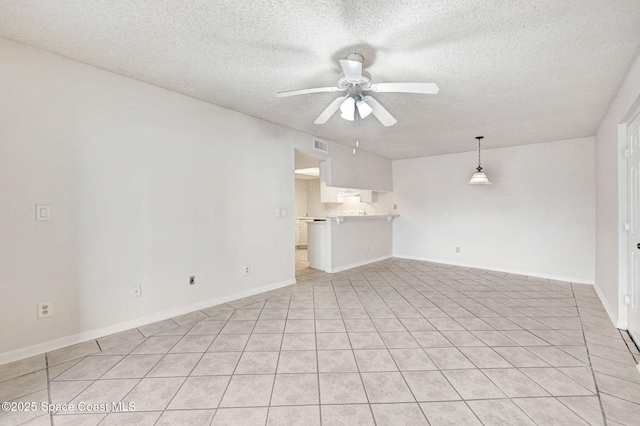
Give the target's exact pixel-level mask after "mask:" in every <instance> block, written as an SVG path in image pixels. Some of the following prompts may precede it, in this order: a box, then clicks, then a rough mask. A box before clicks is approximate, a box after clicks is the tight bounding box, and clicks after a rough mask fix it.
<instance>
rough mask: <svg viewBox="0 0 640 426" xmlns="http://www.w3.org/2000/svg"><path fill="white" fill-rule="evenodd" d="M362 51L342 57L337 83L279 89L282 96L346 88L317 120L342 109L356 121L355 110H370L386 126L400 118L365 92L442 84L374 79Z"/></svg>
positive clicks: (423, 90)
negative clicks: (377, 81)
mask: <svg viewBox="0 0 640 426" xmlns="http://www.w3.org/2000/svg"><path fill="white" fill-rule="evenodd" d="M362 59H363V58H362V55H361V54H359V53H351V54H350V55H348V56H347V59H340V67H342V71H343V73H342V74H341V76H340V78H339V79H338V84H337V85H336V86H331V87H314V88H310V89H300V90H288V91H284V92H278V93H276V96H277V97H279V98H282V97H285V96H296V95H306V94H309V93H322V92H346V95H344V96H340V97H339V98H337V99H335V100H334V101H333V102H331V104H330V105H329V106H328V107H327V108H326V109H325V110H324V111H323V112H322V114H320V116H319V117H318V118H316V121H314V123H315V124H324V123H326V122H327V121H328V120H329V119H330V118H331V116H333V114H334V113H335V112H336V111H337V110H338V109H340V111H341V114H340V116H341V117H342V118H344V119H345V120H349V121H353V120H354V118H355V111H356V109H357V110H358V114H359V115H360V118H365V117H367V116H369V114H371V113H373V115H374V116H375V117H376V118H377V119H378V120H379V121H380V122H381V123H382V124H383V125H384V126H385V127H389V126H393V125H394V124H396V123H397V122H398V121H397V120H396V119H395V118H393V116H392V115H391V114H390V113H389V111H387V110H386V109H385V108H384V107H383V106H382V105H381V104H380V102H378V101H377V100H376V99H375V98H374V97H373V96H371V95H368V94H367V93H366V92H376V93H418V94H425V95H435V94H437V93H438V91H439V90H440V88H439V87H438V85H437V84H435V83H371V76H370V75H369V73H367V72H366V71H363V70H362Z"/></svg>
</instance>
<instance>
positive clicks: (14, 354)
mask: <svg viewBox="0 0 640 426" xmlns="http://www.w3.org/2000/svg"><path fill="white" fill-rule="evenodd" d="M295 283H296V280H295V278H294V279H290V280H285V281H280V282H277V283H273V284H267V285H264V286H261V287H256V288H252V289H249V290H245V291H240V292H238V293H233V294H230V295H228V296H221V297H216V298H213V299H208V300H204V301H200V302H197V303H191V304H188V305H183V306H179V307H176V308H172V309H168V310H165V311H162V312H158V313H155V314H152V315H147V316H144V317H141V318H137V319H134V320H131V321H126V322H122V323H119V324H114V325H110V326H108V327H103V328H99V329H96V330H89V331H84V332H82V333H77V334H73V335H71V336H65V337H61V338H59V339H55V340H49V341H47V342H43V343H38V344H37V345H32V346H27V347H25V348H20V349H15V350H12V351H8V352H2V353H0V365H3V364H7V363H10V362H14V361H19V360H21V359H25V358H30V357H32V356H35V355H40V354H43V353H46V352H51V351H55V350H57V349H62V348H66V347H67V346H71V345H75V344H78V343H82V342H86V341H88V340H93V339H99V338H101V337H105V336H109V335H111V334H114V333H120V332H121V331H126V330H130V329H132V328H137V327H142V326H143V325H147V324H152V323H154V322H158V321H163V320H166V319H169V318H173V317H177V316H179V315H184V314H188V313H189V312H194V311H198V310H200V309H204V308H208V307H211V306H216V305H220V304H223V303H227V302H231V301H234V300H238V299H242V298H245V297H250V296H253V295H256V294H260V293H264V292H267V291H271V290H277V289H279V288H282V287H286V286H289V285H292V284H295Z"/></svg>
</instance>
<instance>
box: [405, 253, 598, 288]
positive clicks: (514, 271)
mask: <svg viewBox="0 0 640 426" xmlns="http://www.w3.org/2000/svg"><path fill="white" fill-rule="evenodd" d="M393 257H397V258H399V259H409V260H421V261H423V262H432V263H441V264H443V265H452V266H462V267H465V268H475V269H486V270H487V271H496V272H504V273H506V274H516V275H526V276H528V277H535V278H543V279H549V280H555V281H566V282H572V283H576V284H587V285H593V284H594V280H585V279H584V278H578V277H570V276H564V275H552V274H544V273H541V272H532V271H523V270H518V269H502V268H495V267H492V266H484V265H478V264H474V263H465V262H452V261H451V260H443V259H432V258H426V257H417V256H411V255H407V254H395V253H394V255H393Z"/></svg>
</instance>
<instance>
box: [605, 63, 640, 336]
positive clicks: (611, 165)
mask: <svg viewBox="0 0 640 426" xmlns="http://www.w3.org/2000/svg"><path fill="white" fill-rule="evenodd" d="M639 108H640V57H639V58H638V59H637V60H636V62H635V64H634V65H633V66H632V68H631V70H630V72H629V75H628V76H627V78H626V79H625V81H624V83H623V85H622V86H621V88H620V90H619V91H618V93H617V95H616V98H615V99H614V100H613V103H612V104H611V106H610V107H609V110H608V111H607V114H606V116H605V117H604V119H603V121H602V123H601V124H600V126H599V127H598V131H597V133H596V137H595V153H596V241H597V245H596V247H597V248H596V289H597V290H598V294H599V295H600V298H601V299H602V301H603V304H604V306H605V308H606V309H607V312H608V313H609V316H611V319H612V320H613V322H614V323H616V324H617V326H618V327H621V328H626V326H627V325H626V322H627V312H626V306H625V305H624V302H623V300H624V294H625V293H626V285H627V275H626V274H627V270H626V267H627V266H626V265H627V262H626V256H627V252H626V242H627V236H626V233H625V232H624V230H623V226H622V223H623V221H624V220H625V219H626V217H627V212H626V209H627V204H626V202H627V201H626V200H627V198H626V160H625V158H624V155H623V152H624V147H625V146H626V141H625V140H624V133H625V128H626V123H628V122H630V121H631V119H632V118H633V116H634V114H636V113H637V112H638V111H639Z"/></svg>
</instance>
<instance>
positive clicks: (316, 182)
mask: <svg viewBox="0 0 640 426" xmlns="http://www.w3.org/2000/svg"><path fill="white" fill-rule="evenodd" d="M319 162H320V160H319V159H318V158H314V157H313V156H312V155H309V154H306V153H303V152H300V151H299V150H295V173H294V178H295V244H294V249H295V267H296V269H295V270H296V275H300V274H301V273H304V271H305V270H307V269H309V268H310V266H309V256H308V251H307V247H308V232H307V224H308V223H309V222H310V221H311V222H312V221H313V220H314V219H316V218H318V217H320V215H322V216H324V214H323V212H322V205H321V204H320V168H319V166H320V163H319Z"/></svg>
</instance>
